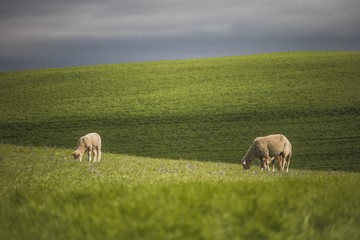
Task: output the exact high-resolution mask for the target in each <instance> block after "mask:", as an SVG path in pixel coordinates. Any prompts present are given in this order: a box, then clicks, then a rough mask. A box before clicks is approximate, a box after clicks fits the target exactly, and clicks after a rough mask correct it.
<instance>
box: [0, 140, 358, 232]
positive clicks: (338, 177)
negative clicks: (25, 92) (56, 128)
mask: <svg viewBox="0 0 360 240" xmlns="http://www.w3.org/2000/svg"><path fill="white" fill-rule="evenodd" d="M70 153H71V150H70V149H61V148H49V147H18V146H13V145H6V144H0V215H1V218H0V239H359V237H360V229H359V225H360V205H359V199H360V191H358V190H357V189H358V183H359V181H360V175H359V174H358V173H350V172H340V171H310V170H295V169H292V170H291V171H290V172H289V173H280V172H267V171H264V172H261V171H260V170H259V166H258V165H257V166H256V167H253V168H251V169H250V170H249V171H245V170H243V169H242V167H241V165H240V164H236V163H225V162H209V161H207V162H205V161H193V160H170V159H159V158H144V157H133V156H129V155H117V154H110V153H105V154H104V159H103V161H102V162H101V163H95V164H90V163H88V162H84V161H83V162H81V163H79V162H74V161H72V160H71V159H70V156H69V155H70Z"/></svg>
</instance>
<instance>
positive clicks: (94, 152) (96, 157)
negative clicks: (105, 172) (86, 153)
mask: <svg viewBox="0 0 360 240" xmlns="http://www.w3.org/2000/svg"><path fill="white" fill-rule="evenodd" d="M92 152H93V158H94V162H97V159H98V156H97V154H96V151H95V148H94V149H93V150H92Z"/></svg>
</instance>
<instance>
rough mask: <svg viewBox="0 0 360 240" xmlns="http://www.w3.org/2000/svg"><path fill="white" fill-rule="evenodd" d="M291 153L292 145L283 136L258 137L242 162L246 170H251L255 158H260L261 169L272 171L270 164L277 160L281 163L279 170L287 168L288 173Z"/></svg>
mask: <svg viewBox="0 0 360 240" xmlns="http://www.w3.org/2000/svg"><path fill="white" fill-rule="evenodd" d="M291 153H292V146H291V143H290V142H289V140H288V139H287V138H286V137H285V136H284V135H282V134H274V135H269V136H265V137H257V138H255V140H254V142H253V143H252V144H251V146H250V148H249V149H248V150H247V152H246V154H245V156H244V157H243V159H242V161H241V162H242V165H243V167H244V169H249V168H250V166H251V163H252V161H253V160H254V159H255V158H259V159H260V162H261V169H267V170H270V167H269V165H270V163H271V162H272V161H275V160H277V161H278V162H279V169H280V170H282V171H283V170H284V169H285V167H286V172H288V171H289V165H290V158H291ZM273 170H274V165H273Z"/></svg>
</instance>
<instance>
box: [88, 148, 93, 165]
mask: <svg viewBox="0 0 360 240" xmlns="http://www.w3.org/2000/svg"><path fill="white" fill-rule="evenodd" d="M91 152H92V150H91V149H90V151H88V161H89V162H91Z"/></svg>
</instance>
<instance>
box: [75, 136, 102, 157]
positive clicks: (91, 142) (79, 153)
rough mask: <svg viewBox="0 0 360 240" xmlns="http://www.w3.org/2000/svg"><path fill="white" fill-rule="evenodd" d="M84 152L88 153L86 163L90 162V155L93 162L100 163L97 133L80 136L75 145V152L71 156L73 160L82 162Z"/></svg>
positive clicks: (99, 141)
mask: <svg viewBox="0 0 360 240" xmlns="http://www.w3.org/2000/svg"><path fill="white" fill-rule="evenodd" d="M85 152H88V161H90V162H91V153H92V154H93V156H94V162H100V159H101V138H100V135H99V134H97V133H89V134H87V135H85V136H82V137H81V138H80V139H79V141H78V144H77V148H76V150H75V151H74V152H73V153H72V154H71V155H72V156H73V157H74V159H75V160H79V161H80V162H81V161H82V157H83V155H84V153H85Z"/></svg>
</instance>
